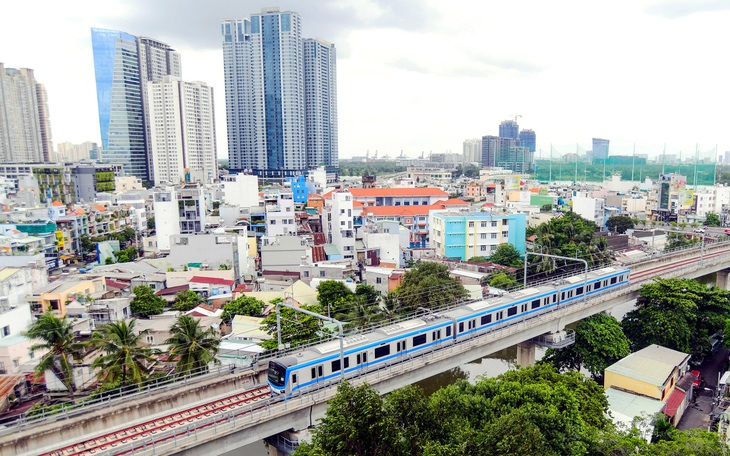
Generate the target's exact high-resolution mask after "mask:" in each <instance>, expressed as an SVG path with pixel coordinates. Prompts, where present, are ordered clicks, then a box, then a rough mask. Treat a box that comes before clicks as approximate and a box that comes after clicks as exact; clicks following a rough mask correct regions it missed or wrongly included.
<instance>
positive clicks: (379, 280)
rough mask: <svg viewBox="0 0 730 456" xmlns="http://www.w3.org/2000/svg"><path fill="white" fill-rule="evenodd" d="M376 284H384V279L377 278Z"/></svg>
mask: <svg viewBox="0 0 730 456" xmlns="http://www.w3.org/2000/svg"><path fill="white" fill-rule="evenodd" d="M375 283H383V278H382V277H376V278H375Z"/></svg>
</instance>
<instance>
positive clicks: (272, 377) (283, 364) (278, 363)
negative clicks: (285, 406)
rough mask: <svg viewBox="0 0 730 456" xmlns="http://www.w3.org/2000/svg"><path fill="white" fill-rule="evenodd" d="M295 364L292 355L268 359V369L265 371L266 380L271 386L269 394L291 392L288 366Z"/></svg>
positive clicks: (295, 360)
mask: <svg viewBox="0 0 730 456" xmlns="http://www.w3.org/2000/svg"><path fill="white" fill-rule="evenodd" d="M295 364H297V359H296V358H295V357H293V356H285V357H283V358H278V359H275V360H273V361H269V369H268V371H267V375H266V376H267V381H268V382H269V386H270V387H271V394H272V395H274V394H287V395H288V394H289V393H290V392H291V383H290V382H289V370H288V369H289V367H291V366H294V365H295Z"/></svg>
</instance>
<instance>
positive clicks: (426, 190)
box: [324, 187, 449, 199]
mask: <svg viewBox="0 0 730 456" xmlns="http://www.w3.org/2000/svg"><path fill="white" fill-rule="evenodd" d="M348 190H349V192H350V193H352V196H354V197H355V198H367V197H373V198H374V197H377V196H394V197H400V196H440V197H447V198H448V196H449V194H448V193H446V192H445V191H443V190H441V189H440V188H436V187H421V188H350V189H348ZM334 192H335V190H332V191H329V192H327V193H325V194H324V198H325V199H329V198H332V194H333V193H334Z"/></svg>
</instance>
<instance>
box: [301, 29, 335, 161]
mask: <svg viewBox="0 0 730 456" xmlns="http://www.w3.org/2000/svg"><path fill="white" fill-rule="evenodd" d="M303 44H304V116H305V117H304V125H305V130H304V131H305V135H306V151H307V168H310V169H312V168H316V167H317V166H321V165H325V166H327V167H328V168H338V167H339V153H338V143H337V84H336V81H337V66H336V65H335V62H336V58H337V53H336V52H335V45H334V44H332V43H328V42H327V41H324V40H318V39H313V38H305V39H304V40H303Z"/></svg>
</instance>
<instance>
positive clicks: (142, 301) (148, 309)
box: [129, 285, 167, 318]
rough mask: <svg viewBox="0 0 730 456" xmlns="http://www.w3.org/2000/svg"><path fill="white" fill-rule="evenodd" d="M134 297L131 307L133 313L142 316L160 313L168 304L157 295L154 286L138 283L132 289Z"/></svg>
mask: <svg viewBox="0 0 730 456" xmlns="http://www.w3.org/2000/svg"><path fill="white" fill-rule="evenodd" d="M132 293H134V298H133V299H132V302H131V303H130V305H129V307H130V309H131V310H132V313H133V314H135V315H139V316H140V317H143V318H144V317H149V316H150V315H159V314H161V313H162V310H163V309H164V308H165V305H167V302H165V300H164V299H162V298H161V297H159V296H157V295H155V293H154V292H153V291H152V288H150V287H148V286H147V285H137V286H136V287H134V289H133V290H132Z"/></svg>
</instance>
